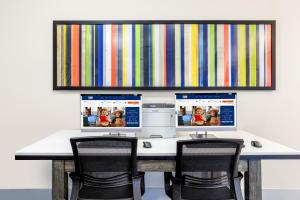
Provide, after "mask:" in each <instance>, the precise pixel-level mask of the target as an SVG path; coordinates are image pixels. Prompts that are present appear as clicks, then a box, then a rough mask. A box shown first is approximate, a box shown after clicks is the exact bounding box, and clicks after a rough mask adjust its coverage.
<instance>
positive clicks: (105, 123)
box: [81, 94, 142, 130]
mask: <svg viewBox="0 0 300 200" xmlns="http://www.w3.org/2000/svg"><path fill="white" fill-rule="evenodd" d="M141 108H142V100H141V95H140V94H138V95H127V94H126V95H118V94H109V95H107V94H106V95H99V94H91V95H88V94H82V95H81V129H83V130H105V129H106V130H107V129H109V130H110V129H122V130H124V129H139V128H141V126H142V124H141V123H142V120H141V110H142V109H141Z"/></svg>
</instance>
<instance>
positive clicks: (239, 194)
mask: <svg viewBox="0 0 300 200" xmlns="http://www.w3.org/2000/svg"><path fill="white" fill-rule="evenodd" d="M242 178H243V174H242V173H241V172H239V173H238V176H237V177H235V178H234V190H235V194H236V199H237V200H243V199H244V198H243V195H242V189H241V180H242Z"/></svg>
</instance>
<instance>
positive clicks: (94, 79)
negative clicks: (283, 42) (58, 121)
mask: <svg viewBox="0 0 300 200" xmlns="http://www.w3.org/2000/svg"><path fill="white" fill-rule="evenodd" d="M274 32H275V21H267V22H266V21H264V22H260V21H256V22H249V21H245V23H242V22H241V21H238V22H235V21H228V22H227V21H226V22H220V21H216V22H215V23H214V22H211V21H210V22H208V23H204V22H203V21H155V22H154V23H150V22H149V21H130V22H128V23H124V22H118V21H114V22H110V23H108V22H102V23H101V22H100V23H98V22H97V23H96V22H94V21H91V22H90V23H87V22H85V23H80V22H62V21H55V22H54V38H55V41H54V72H55V74H54V89H112V88H117V89H147V88H152V89H179V90H180V89H199V90H201V89H275V80H274V79H275V63H274V60H275V55H274V54H275V51H274V48H275V41H274V40H275V38H274V35H275V34H274Z"/></svg>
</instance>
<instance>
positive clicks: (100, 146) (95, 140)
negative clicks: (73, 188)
mask: <svg viewBox="0 0 300 200" xmlns="http://www.w3.org/2000/svg"><path fill="white" fill-rule="evenodd" d="M70 142H71V145H72V150H73V155H74V162H75V173H76V174H78V175H80V174H84V173H93V172H129V173H131V174H132V176H135V175H137V174H138V173H137V158H136V152H137V138H126V137H80V138H71V139H70Z"/></svg>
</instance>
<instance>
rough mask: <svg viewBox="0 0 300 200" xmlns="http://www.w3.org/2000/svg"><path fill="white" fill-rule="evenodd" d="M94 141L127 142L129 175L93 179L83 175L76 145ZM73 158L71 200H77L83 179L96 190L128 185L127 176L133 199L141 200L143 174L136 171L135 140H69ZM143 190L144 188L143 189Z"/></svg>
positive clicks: (114, 138) (125, 138)
mask: <svg viewBox="0 0 300 200" xmlns="http://www.w3.org/2000/svg"><path fill="white" fill-rule="evenodd" d="M96 141H123V142H129V143H130V144H131V156H130V162H131V173H127V174H126V173H125V174H121V175H119V176H113V177H109V178H95V177H92V176H89V175H86V174H84V173H83V170H82V167H81V164H80V163H81V162H80V155H79V152H78V143H80V142H96ZM70 142H71V146H72V150H73V156H74V164H75V172H73V173H71V174H70V177H71V179H72V193H71V200H77V199H78V198H79V197H78V195H79V190H80V187H81V184H82V181H83V179H85V180H87V183H85V184H87V185H88V184H89V183H90V184H91V185H93V186H97V187H98V188H110V187H112V188H113V187H118V186H122V185H126V184H128V183H129V182H128V176H126V175H129V176H131V180H132V182H131V183H132V188H133V199H134V200H141V199H142V191H141V184H144V182H143V181H144V178H143V177H144V173H139V172H138V169H137V138H135V137H130V138H129V137H102V136H100V137H94V136H91V137H77V138H71V139H70ZM143 189H144V188H143Z"/></svg>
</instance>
